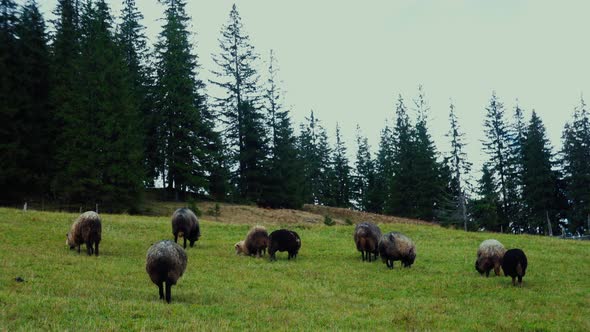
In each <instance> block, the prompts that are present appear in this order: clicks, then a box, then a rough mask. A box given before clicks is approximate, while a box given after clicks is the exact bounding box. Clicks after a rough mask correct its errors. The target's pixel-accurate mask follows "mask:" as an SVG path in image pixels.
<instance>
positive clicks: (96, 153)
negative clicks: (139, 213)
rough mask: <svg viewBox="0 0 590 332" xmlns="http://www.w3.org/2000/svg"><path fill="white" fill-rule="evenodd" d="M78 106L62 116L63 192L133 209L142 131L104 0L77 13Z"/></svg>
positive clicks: (140, 170)
mask: <svg viewBox="0 0 590 332" xmlns="http://www.w3.org/2000/svg"><path fill="white" fill-rule="evenodd" d="M78 66H79V67H78V68H79V69H80V74H79V75H80V78H79V83H78V87H77V88H78V89H79V90H78V91H77V97H78V100H77V104H78V105H79V106H78V109H77V110H76V113H75V114H69V115H70V117H69V118H65V120H66V122H65V127H67V128H68V131H69V134H72V133H77V134H78V136H76V137H69V136H68V137H69V138H70V139H71V140H72V141H70V142H69V145H70V147H72V148H68V149H66V150H65V151H63V155H62V157H63V158H64V160H66V161H67V162H66V164H65V166H64V168H63V173H62V179H63V178H65V177H68V176H71V178H70V180H69V183H68V182H66V183H68V184H69V185H68V186H66V187H65V188H63V189H64V193H65V194H66V196H67V197H70V198H73V197H76V198H74V199H75V200H78V199H77V197H80V198H82V199H83V201H82V202H88V201H90V202H99V203H101V204H104V205H106V207H105V208H106V209H110V210H115V211H117V210H122V209H135V208H136V207H137V204H138V203H139V197H140V194H141V191H142V187H143V186H142V182H143V165H142V159H143V155H142V146H141V144H142V137H141V135H140V133H141V129H140V125H139V113H138V111H137V106H136V105H135V104H134V103H133V99H132V95H131V87H130V85H129V82H128V80H127V77H128V73H127V71H126V68H125V64H124V60H123V56H122V53H121V50H120V49H119V47H118V44H117V42H116V39H115V36H114V33H113V25H112V17H111V15H110V10H109V7H108V6H107V4H106V3H105V2H104V1H102V0H99V1H96V2H95V3H94V4H93V3H91V2H88V3H86V4H85V5H84V8H83V11H82V15H81V17H80V58H79V60H78Z"/></svg>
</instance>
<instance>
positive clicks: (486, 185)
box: [470, 165, 501, 231]
mask: <svg viewBox="0 0 590 332" xmlns="http://www.w3.org/2000/svg"><path fill="white" fill-rule="evenodd" d="M494 182H495V181H494V176H493V173H492V171H491V170H490V169H489V168H488V166H487V165H484V166H483V168H482V176H481V179H480V180H479V187H478V194H479V198H478V199H476V200H474V201H473V202H472V203H471V204H470V205H472V206H473V212H472V213H473V218H474V220H475V222H476V223H477V225H478V227H479V228H481V229H484V230H488V231H498V230H500V224H501V221H500V216H499V215H498V211H501V210H500V204H501V202H500V198H499V196H498V193H497V190H496V187H497V185H496V184H495V183H494Z"/></svg>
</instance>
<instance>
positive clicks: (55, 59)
mask: <svg viewBox="0 0 590 332" xmlns="http://www.w3.org/2000/svg"><path fill="white" fill-rule="evenodd" d="M54 14H55V16H56V17H57V18H56V19H55V21H53V24H54V28H55V33H54V34H53V42H52V47H51V51H52V61H51V68H52V75H51V85H52V89H51V93H50V101H51V104H52V107H53V109H55V115H56V121H55V128H56V129H57V130H56V143H55V145H56V146H57V147H58V148H57V149H56V151H55V164H56V170H57V171H56V174H55V177H54V178H53V181H52V191H53V193H54V195H55V196H56V197H58V198H59V199H61V200H64V201H65V202H76V203H78V202H85V201H88V200H90V197H89V196H87V195H85V190H84V186H85V185H89V182H90V181H86V179H88V178H89V177H91V176H90V174H89V173H87V172H86V171H82V170H81V169H86V170H91V169H92V168H91V167H92V162H93V161H92V160H90V157H91V156H88V159H85V158H84V157H86V155H87V154H88V152H90V150H89V149H88V147H87V146H85V144H88V142H90V141H91V138H90V137H88V136H87V135H91V134H92V133H93V132H94V130H92V131H91V132H90V133H87V132H85V130H86V128H85V126H87V125H88V123H86V122H85V120H84V119H83V116H84V115H83V114H81V112H80V108H81V100H80V97H79V94H80V83H81V79H80V63H79V62H80V27H79V9H78V5H77V2H76V1H74V0H59V1H58V4H57V7H56V9H55V11H54ZM72 157H73V158H74V159H73V160H72V159H70V158H72ZM87 161H89V162H87ZM96 177H97V175H96V174H94V178H96ZM83 179H84V180H83ZM84 182H86V183H84Z"/></svg>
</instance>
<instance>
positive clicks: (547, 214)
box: [545, 210, 553, 236]
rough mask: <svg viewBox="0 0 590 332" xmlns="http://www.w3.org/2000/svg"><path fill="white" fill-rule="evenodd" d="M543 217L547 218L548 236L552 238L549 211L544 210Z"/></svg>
mask: <svg viewBox="0 0 590 332" xmlns="http://www.w3.org/2000/svg"><path fill="white" fill-rule="evenodd" d="M545 216H546V217H547V228H548V229H549V232H548V234H549V236H553V229H552V228H551V220H549V211H547V210H545Z"/></svg>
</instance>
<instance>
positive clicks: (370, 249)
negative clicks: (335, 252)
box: [354, 222, 381, 262]
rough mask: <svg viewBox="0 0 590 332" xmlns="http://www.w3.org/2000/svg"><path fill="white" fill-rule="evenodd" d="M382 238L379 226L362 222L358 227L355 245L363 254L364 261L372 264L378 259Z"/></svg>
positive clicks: (355, 231) (356, 228)
mask: <svg viewBox="0 0 590 332" xmlns="http://www.w3.org/2000/svg"><path fill="white" fill-rule="evenodd" d="M380 238H381V229H380V228H379V226H377V225H375V224H373V223H370V222H362V223H360V224H358V225H356V227H355V228H354V243H355V244H356V249H357V250H358V251H360V252H361V258H362V260H363V261H365V260H368V261H369V262H371V261H372V260H376V259H377V255H378V254H379V239H380ZM372 256H374V258H373V257H372ZM372 258H373V259H372Z"/></svg>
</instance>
